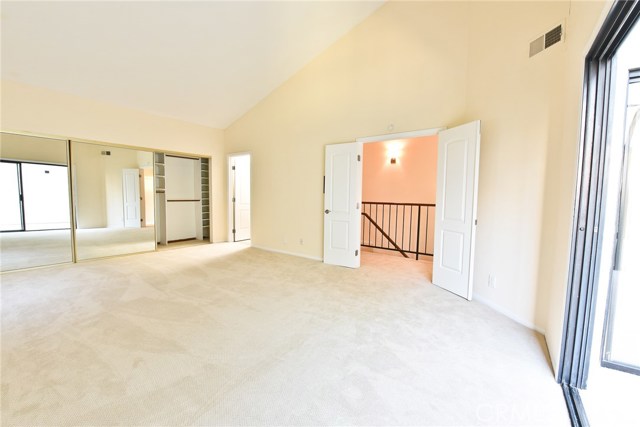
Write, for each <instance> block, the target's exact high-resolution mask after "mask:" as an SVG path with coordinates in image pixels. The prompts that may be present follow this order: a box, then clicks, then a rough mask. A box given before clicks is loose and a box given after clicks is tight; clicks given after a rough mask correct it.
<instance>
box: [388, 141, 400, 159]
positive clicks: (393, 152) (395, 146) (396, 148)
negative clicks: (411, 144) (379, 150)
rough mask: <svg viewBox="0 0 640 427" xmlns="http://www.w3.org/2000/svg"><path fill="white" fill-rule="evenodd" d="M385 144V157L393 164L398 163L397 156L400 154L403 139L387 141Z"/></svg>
mask: <svg viewBox="0 0 640 427" xmlns="http://www.w3.org/2000/svg"><path fill="white" fill-rule="evenodd" d="M386 146H387V158H388V159H389V163H391V164H392V165H395V164H397V163H398V158H399V157H401V156H402V148H403V146H404V142H403V141H389V142H387V144H386Z"/></svg>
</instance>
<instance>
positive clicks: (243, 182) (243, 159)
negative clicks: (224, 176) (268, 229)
mask: <svg viewBox="0 0 640 427" xmlns="http://www.w3.org/2000/svg"><path fill="white" fill-rule="evenodd" d="M229 228H230V229H229V241H231V242H241V241H244V240H250V239H251V154H232V155H230V156H229Z"/></svg>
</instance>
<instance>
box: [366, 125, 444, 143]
mask: <svg viewBox="0 0 640 427" xmlns="http://www.w3.org/2000/svg"><path fill="white" fill-rule="evenodd" d="M445 129H446V127H445V126H443V127H437V128H429V129H422V130H412V131H409V132H398V133H387V134H384V135H374V136H364V137H362V138H356V142H362V143H364V144H366V143H368V142H383V141H392V140H394V139H409V138H420V137H422V136H433V135H437V134H438V133H439V132H440V131H441V130H445Z"/></svg>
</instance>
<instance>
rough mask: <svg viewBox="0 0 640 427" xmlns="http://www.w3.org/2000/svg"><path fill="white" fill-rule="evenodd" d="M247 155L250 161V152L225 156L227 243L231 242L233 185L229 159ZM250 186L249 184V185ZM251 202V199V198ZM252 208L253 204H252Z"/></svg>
mask: <svg viewBox="0 0 640 427" xmlns="http://www.w3.org/2000/svg"><path fill="white" fill-rule="evenodd" d="M246 155H248V156H249V158H250V159H251V157H252V156H251V151H239V152H237V153H229V154H227V241H228V242H233V202H232V200H231V199H232V198H233V184H232V179H231V178H232V177H231V159H232V158H233V157H239V156H246ZM249 185H251V183H249ZM252 190H253V186H251V190H250V191H252ZM252 200H253V197H252ZM252 206H253V203H252ZM251 209H252V207H251ZM251 218H252V219H253V213H252V214H251Z"/></svg>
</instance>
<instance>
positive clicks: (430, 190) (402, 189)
mask: <svg viewBox="0 0 640 427" xmlns="http://www.w3.org/2000/svg"><path fill="white" fill-rule="evenodd" d="M396 147H397V148H396ZM395 150H397V151H398V156H397V160H396V161H397V163H396V164H391V163H390V162H389V154H390V153H391V152H394V151H395ZM437 166H438V137H437V136H424V137H421V138H411V139H403V140H396V141H383V142H370V143H367V144H364V146H363V156H362V200H366V201H370V202H397V203H435V202H436V177H437Z"/></svg>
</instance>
